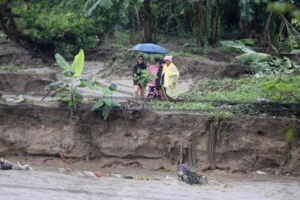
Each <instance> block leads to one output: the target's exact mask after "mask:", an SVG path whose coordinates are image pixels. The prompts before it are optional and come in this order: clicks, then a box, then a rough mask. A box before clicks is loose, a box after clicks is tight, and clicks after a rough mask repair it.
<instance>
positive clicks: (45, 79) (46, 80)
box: [0, 73, 57, 93]
mask: <svg viewBox="0 0 300 200" xmlns="http://www.w3.org/2000/svg"><path fill="white" fill-rule="evenodd" d="M56 80H57V78H56V74H55V73H50V74H16V73H8V74H1V73H0V92H15V93H24V92H35V93H41V92H43V91H44V88H45V86H46V85H48V84H50V83H52V82H55V81H56Z"/></svg>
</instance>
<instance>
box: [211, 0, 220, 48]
mask: <svg viewBox="0 0 300 200" xmlns="http://www.w3.org/2000/svg"><path fill="white" fill-rule="evenodd" d="M220 1H221V0H215V4H216V6H215V16H214V19H213V24H212V35H211V44H212V45H216V43H217V37H218V32H219V10H220Z"/></svg>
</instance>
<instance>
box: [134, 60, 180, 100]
mask: <svg viewBox="0 0 300 200" xmlns="http://www.w3.org/2000/svg"><path fill="white" fill-rule="evenodd" d="M172 61H173V58H172V56H165V57H164V59H156V60H155V65H149V66H147V65H146V64H145V60H144V57H143V56H139V57H138V62H137V64H136V65H134V67H133V76H134V79H133V85H134V95H133V97H134V98H136V97H137V96H138V93H140V96H141V97H142V98H144V95H145V90H146V87H145V86H143V85H141V84H140V80H141V79H142V78H143V73H144V72H145V71H144V70H146V69H149V70H150V73H151V75H153V77H154V78H153V80H152V81H151V82H150V83H148V88H149V92H148V99H162V100H171V101H172V100H176V99H177V98H178V94H177V86H178V78H179V71H178V69H177V67H176V66H175V65H174V64H173V62H172Z"/></svg>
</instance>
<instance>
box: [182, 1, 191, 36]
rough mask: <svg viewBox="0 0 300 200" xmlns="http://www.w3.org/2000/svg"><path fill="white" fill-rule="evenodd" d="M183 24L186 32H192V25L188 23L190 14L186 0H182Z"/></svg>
mask: <svg viewBox="0 0 300 200" xmlns="http://www.w3.org/2000/svg"><path fill="white" fill-rule="evenodd" d="M183 6H184V11H183V24H184V30H185V31H188V32H192V27H191V23H190V15H189V11H188V0H183Z"/></svg>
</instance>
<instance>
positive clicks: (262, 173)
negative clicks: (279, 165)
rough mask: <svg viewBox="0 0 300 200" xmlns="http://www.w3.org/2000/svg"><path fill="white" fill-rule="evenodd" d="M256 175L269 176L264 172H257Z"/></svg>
mask: <svg viewBox="0 0 300 200" xmlns="http://www.w3.org/2000/svg"><path fill="white" fill-rule="evenodd" d="M256 173H257V174H259V175H266V174H267V173H266V172H262V171H257V172H256Z"/></svg>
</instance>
